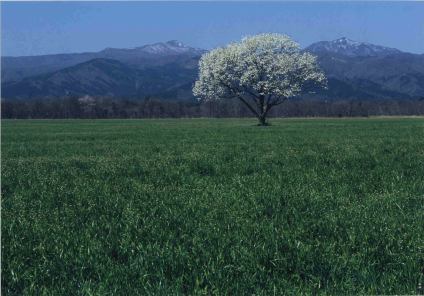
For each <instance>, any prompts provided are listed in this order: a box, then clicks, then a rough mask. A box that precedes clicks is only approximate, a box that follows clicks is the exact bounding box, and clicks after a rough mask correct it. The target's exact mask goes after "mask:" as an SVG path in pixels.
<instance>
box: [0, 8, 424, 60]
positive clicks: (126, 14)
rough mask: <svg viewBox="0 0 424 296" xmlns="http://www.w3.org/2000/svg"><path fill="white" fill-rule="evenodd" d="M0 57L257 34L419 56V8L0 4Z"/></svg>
mask: <svg viewBox="0 0 424 296" xmlns="http://www.w3.org/2000/svg"><path fill="white" fill-rule="evenodd" d="M1 9H2V11H1V14H2V23H1V25H2V26H1V29H2V34H1V36H2V37H1V38H2V40H1V41H2V48H1V49H2V55H8V56H20V55H40V54H51V53H68V52H85V51H98V50H101V49H103V48H106V47H118V48H125V47H135V46H141V45H144V44H148V43H154V42H160V41H167V40H172V39H177V40H180V41H182V42H184V43H186V44H188V45H190V46H194V47H201V48H206V49H210V48H213V47H216V46H221V45H224V44H226V43H228V42H230V41H235V40H239V39H240V38H242V37H243V36H246V35H252V34H256V33H261V32H277V33H285V34H288V35H290V36H292V38H294V39H295V40H296V41H298V42H299V43H300V44H301V45H302V46H303V47H304V46H307V45H309V44H311V43H313V42H316V41H320V40H333V39H337V38H339V37H348V38H350V39H353V40H357V41H365V42H370V43H375V44H380V45H385V46H390V47H395V48H398V49H401V50H404V51H409V52H414V53H424V2H2V3H1Z"/></svg>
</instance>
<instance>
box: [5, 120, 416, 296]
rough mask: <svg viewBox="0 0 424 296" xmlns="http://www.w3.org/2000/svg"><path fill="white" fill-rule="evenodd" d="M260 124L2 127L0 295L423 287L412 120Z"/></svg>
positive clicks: (408, 290)
mask: <svg viewBox="0 0 424 296" xmlns="http://www.w3.org/2000/svg"><path fill="white" fill-rule="evenodd" d="M271 123H272V126H270V127H257V126H255V121H254V120H250V119H219V120H218V119H181V120H98V121H94V120H33V121H30V120H22V121H12V120H11V121H3V122H2V127H1V131H2V143H1V144H2V145H1V146H2V156H1V161H2V172H1V177H2V179H1V181H2V182H1V189H2V213H1V214H2V221H1V230H2V238H1V243H2V254H1V259H2V260H1V261H2V262H1V263H2V292H3V294H4V295H144V294H154V295H176V294H216V295H247V294H257V295H281V294H286V295H287V294H294V295H298V294H312V293H317V294H333V295H334V294H339V295H340V294H414V293H417V292H420V291H418V286H419V283H420V282H421V284H422V285H424V276H423V274H422V272H423V271H422V269H423V268H424V119H423V118H371V119H285V120H281V119H274V120H271ZM421 292H422V291H421Z"/></svg>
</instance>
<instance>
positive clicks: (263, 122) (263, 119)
mask: <svg viewBox="0 0 424 296" xmlns="http://www.w3.org/2000/svg"><path fill="white" fill-rule="evenodd" d="M258 120H259V124H258V125H260V126H266V125H268V123H267V122H266V115H265V114H263V115H260V116H258Z"/></svg>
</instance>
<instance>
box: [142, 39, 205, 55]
mask: <svg viewBox="0 0 424 296" xmlns="http://www.w3.org/2000/svg"><path fill="white" fill-rule="evenodd" d="M137 49H138V50H140V51H143V52H146V53H150V54H182V53H188V52H191V53H202V52H204V50H203V49H199V48H193V47H190V46H187V45H185V44H184V43H182V42H180V41H178V40H171V41H168V42H164V43H163V42H159V43H154V44H149V45H145V46H142V47H137Z"/></svg>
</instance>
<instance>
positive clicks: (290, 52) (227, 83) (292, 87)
mask: <svg viewBox="0 0 424 296" xmlns="http://www.w3.org/2000/svg"><path fill="white" fill-rule="evenodd" d="M308 85H317V86H325V85H326V78H325V76H324V74H323V73H322V72H321V71H320V69H319V68H318V65H317V62H316V58H315V57H314V56H313V55H311V54H309V53H304V52H301V51H300V48H299V45H298V44H297V43H296V42H294V41H293V40H291V39H290V38H289V37H288V36H285V35H280V34H260V35H256V36H252V37H246V38H244V39H242V41H241V42H239V43H231V44H229V45H227V46H226V47H223V48H217V49H214V50H212V51H210V52H208V53H206V54H204V55H203V56H202V58H201V59H200V62H199V78H198V80H197V81H196V83H195V85H194V88H193V93H194V95H195V96H198V97H199V98H200V99H202V100H218V99H226V98H228V99H229V98H238V99H240V100H241V101H242V102H243V103H244V104H245V105H246V106H247V107H248V108H249V109H250V110H251V111H252V112H253V113H254V114H255V115H256V116H257V117H258V118H259V120H260V122H261V124H264V123H265V118H266V115H267V113H268V111H269V110H270V109H271V108H272V107H273V106H276V105H279V104H281V103H282V102H284V101H285V100H286V99H288V98H290V97H293V96H296V95H298V94H300V93H301V92H302V91H304V90H305V87H306V86H308Z"/></svg>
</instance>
